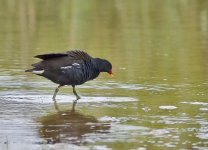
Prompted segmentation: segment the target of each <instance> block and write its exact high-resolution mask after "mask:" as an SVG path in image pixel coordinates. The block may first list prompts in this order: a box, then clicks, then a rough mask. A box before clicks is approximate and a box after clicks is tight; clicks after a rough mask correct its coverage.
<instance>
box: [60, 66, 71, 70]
mask: <svg viewBox="0 0 208 150" xmlns="http://www.w3.org/2000/svg"><path fill="white" fill-rule="evenodd" d="M71 67H72V66H66V67H61V69H70V68H71Z"/></svg>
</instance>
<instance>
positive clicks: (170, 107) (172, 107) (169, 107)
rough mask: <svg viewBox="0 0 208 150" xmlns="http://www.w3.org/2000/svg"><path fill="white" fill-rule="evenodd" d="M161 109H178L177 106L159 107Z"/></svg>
mask: <svg viewBox="0 0 208 150" xmlns="http://www.w3.org/2000/svg"><path fill="white" fill-rule="evenodd" d="M159 108H160V109H164V110H174V109H177V107H176V106H171V105H167V106H159Z"/></svg>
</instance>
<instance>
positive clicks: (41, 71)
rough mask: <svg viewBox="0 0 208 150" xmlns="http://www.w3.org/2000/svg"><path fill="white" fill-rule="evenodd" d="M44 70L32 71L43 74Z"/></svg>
mask: <svg viewBox="0 0 208 150" xmlns="http://www.w3.org/2000/svg"><path fill="white" fill-rule="evenodd" d="M43 72H44V70H34V71H32V73H34V74H43Z"/></svg>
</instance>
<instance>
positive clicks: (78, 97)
mask: <svg viewBox="0 0 208 150" xmlns="http://www.w3.org/2000/svg"><path fill="white" fill-rule="evenodd" d="M72 87H73V93H74V95H75V96H76V98H77V99H76V100H75V101H74V103H76V102H77V100H78V99H80V98H81V97H80V96H79V95H78V94H77V92H76V90H75V86H74V85H73V86H72Z"/></svg>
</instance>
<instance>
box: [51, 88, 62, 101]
mask: <svg viewBox="0 0 208 150" xmlns="http://www.w3.org/2000/svg"><path fill="white" fill-rule="evenodd" d="M60 87H61V85H59V86H58V87H57V88H56V89H55V91H54V94H53V100H56V94H57V93H58V91H59V88H60Z"/></svg>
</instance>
